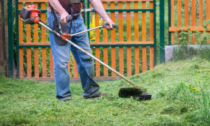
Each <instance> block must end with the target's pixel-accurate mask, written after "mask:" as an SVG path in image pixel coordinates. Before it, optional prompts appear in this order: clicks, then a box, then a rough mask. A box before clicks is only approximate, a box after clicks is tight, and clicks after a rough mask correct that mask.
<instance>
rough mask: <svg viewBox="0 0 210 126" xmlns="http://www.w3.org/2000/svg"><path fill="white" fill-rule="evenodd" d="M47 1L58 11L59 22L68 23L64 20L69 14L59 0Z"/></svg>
mask: <svg viewBox="0 0 210 126" xmlns="http://www.w3.org/2000/svg"><path fill="white" fill-rule="evenodd" d="M49 3H50V4H51V5H52V7H53V8H54V9H55V10H56V11H58V13H59V14H60V18H61V19H60V20H61V23H65V24H66V23H68V22H67V21H66V17H67V16H68V15H69V14H68V13H67V12H66V10H65V9H64V8H63V7H62V6H61V4H60V2H59V0H49Z"/></svg>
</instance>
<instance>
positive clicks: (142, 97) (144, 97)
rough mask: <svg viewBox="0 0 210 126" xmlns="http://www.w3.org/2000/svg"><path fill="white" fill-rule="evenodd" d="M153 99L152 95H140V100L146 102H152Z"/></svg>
mask: <svg viewBox="0 0 210 126" xmlns="http://www.w3.org/2000/svg"><path fill="white" fill-rule="evenodd" d="M151 98H152V95H151V94H140V95H139V100H142V101H145V100H150V99H151Z"/></svg>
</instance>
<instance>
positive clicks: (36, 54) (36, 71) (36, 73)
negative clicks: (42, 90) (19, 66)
mask: <svg viewBox="0 0 210 126" xmlns="http://www.w3.org/2000/svg"><path fill="white" fill-rule="evenodd" d="M37 5H38V4H37V3H35V6H37ZM38 36H39V35H38V24H34V43H38V41H39V37H38ZM34 76H35V78H39V50H38V48H34Z"/></svg>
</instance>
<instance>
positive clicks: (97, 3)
mask: <svg viewBox="0 0 210 126" xmlns="http://www.w3.org/2000/svg"><path fill="white" fill-rule="evenodd" d="M89 1H90V3H91V4H92V6H93V8H94V9H95V10H96V12H98V13H99V15H100V16H101V17H102V19H103V20H104V21H105V23H106V24H109V26H110V27H108V28H107V29H112V28H113V27H112V24H113V21H112V20H111V19H110V18H109V16H108V14H107V13H106V11H105V10H104V7H103V5H102V3H101V0H89Z"/></svg>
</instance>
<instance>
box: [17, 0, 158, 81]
mask: <svg viewBox="0 0 210 126" xmlns="http://www.w3.org/2000/svg"><path fill="white" fill-rule="evenodd" d="M101 1H102V3H103V6H104V8H105V9H106V10H107V12H108V13H109V14H110V17H111V19H112V20H113V21H114V22H115V23H116V24H118V28H117V29H116V30H112V31H107V30H106V29H102V30H96V31H95V39H94V40H93V41H92V42H91V47H92V51H93V54H94V55H95V56H96V57H97V58H99V59H101V60H102V61H104V62H105V63H106V64H108V65H110V66H111V67H113V68H114V69H116V70H118V71H119V72H120V73H121V74H124V75H127V76H131V75H134V74H138V73H141V72H145V71H146V70H148V69H152V68H154V65H155V47H156V46H155V45H156V43H155V41H156V40H155V37H154V35H155V15H154V14H155V7H154V4H155V1H153V0H101ZM31 2H33V3H34V4H35V5H36V6H37V7H38V8H39V9H41V10H42V13H41V20H42V21H43V22H46V17H47V14H46V10H47V7H48V5H47V2H48V0H19V1H18V10H20V9H21V8H22V7H24V6H26V5H29V4H30V3H31ZM88 5H89V3H88ZM88 5H87V6H88ZM89 6H90V7H91V5H89ZM88 15H89V16H93V15H95V16H94V18H95V26H99V25H100V17H99V14H97V13H95V12H89V13H88ZM18 18H19V21H18V33H19V35H18V38H19V39H18V44H17V45H18V48H17V49H18V50H19V57H18V59H19V62H18V64H19V65H18V66H19V67H18V71H19V78H21V79H37V80H43V79H47V80H49V79H53V78H54V71H53V61H52V56H51V49H50V42H49V36H48V35H49V33H48V31H46V29H45V28H44V27H41V26H38V25H37V24H35V25H29V24H23V22H22V21H21V20H20V16H19V15H18ZM84 18H85V19H86V17H85V16H84ZM91 19H92V18H89V17H88V18H87V20H88V21H86V22H91ZM87 25H88V27H89V23H87ZM70 59H71V61H70V63H69V73H70V76H71V78H72V79H79V74H78V71H77V67H76V62H75V60H74V59H73V58H72V57H71V58H70ZM95 77H96V79H105V78H106V79H112V78H116V74H115V73H113V72H111V71H109V70H108V69H107V68H105V67H103V66H102V65H100V64H99V63H98V62H96V63H95Z"/></svg>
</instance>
